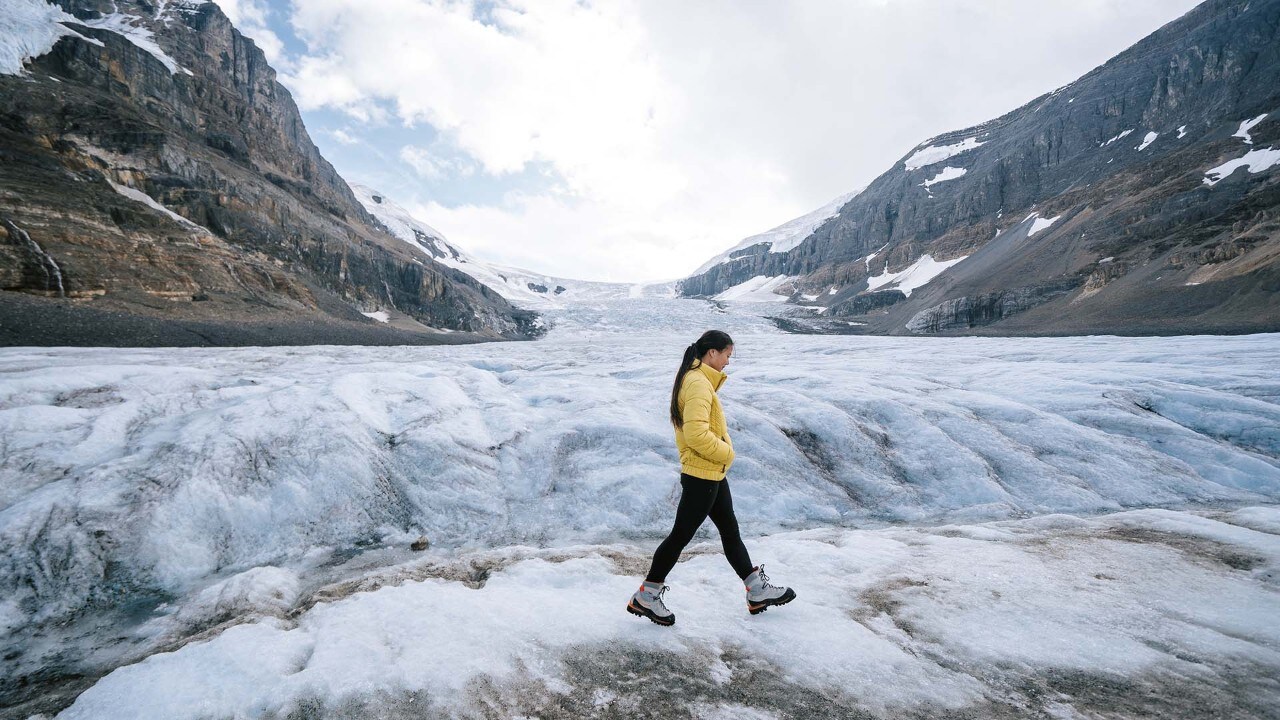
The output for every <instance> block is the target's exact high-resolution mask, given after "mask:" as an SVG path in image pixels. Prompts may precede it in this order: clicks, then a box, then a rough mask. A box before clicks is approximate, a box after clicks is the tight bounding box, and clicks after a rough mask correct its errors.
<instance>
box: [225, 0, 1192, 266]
mask: <svg viewBox="0 0 1280 720" xmlns="http://www.w3.org/2000/svg"><path fill="white" fill-rule="evenodd" d="M248 1H249V0H239V2H241V3H245V2H248ZM1194 4H1195V0H1133V1H1132V2H1126V3H1117V2H1114V0H1043V1H1042V2H1037V3H1024V2H1019V1H1018V0H985V1H984V2H979V1H978V0H975V2H971V3H962V4H961V3H936V2H926V0H896V1H894V2H888V1H886V0H852V1H850V2H832V3H820V2H809V3H794V4H788V5H786V6H785V7H784V6H782V5H779V4H772V3H767V4H762V3H742V2H739V1H738V0H706V1H705V2H698V3H687V2H675V0H645V1H644V2H641V1H640V0H612V1H610V2H604V1H603V0H581V1H578V0H536V1H535V0H497V1H496V2H485V3H480V2H469V1H467V0H379V1H378V2H376V3H370V2H367V1H366V0H306V2H297V3H295V4H294V5H293V14H292V16H291V21H292V23H293V28H294V31H295V33H296V34H297V35H298V36H299V37H300V38H301V39H302V40H304V41H305V42H306V43H307V45H308V52H307V54H306V55H305V56H303V57H301V58H297V60H296V63H295V65H294V68H293V71H292V72H290V73H289V74H288V75H287V76H286V77H285V81H286V83H287V84H288V85H289V86H290V88H291V89H292V90H293V91H294V93H295V95H296V96H297V98H298V100H299V103H300V104H301V105H302V106H303V107H304V109H319V108H337V109H340V110H343V111H345V112H347V113H348V114H349V115H351V116H352V117H355V118H357V119H360V120H362V121H365V122H368V123H373V124H378V123H384V122H389V121H391V120H397V121H399V122H400V123H401V124H403V125H406V126H420V125H423V124H429V125H430V126H432V127H433V128H435V130H436V131H437V133H438V135H439V137H440V138H441V140H438V141H437V142H438V143H441V144H440V145H438V146H437V145H431V146H429V148H430V150H431V151H432V152H423V153H421V156H420V155H419V153H418V151H417V150H414V151H408V150H406V151H403V152H401V159H402V160H405V161H406V162H410V164H411V165H413V166H414V167H415V169H416V170H417V171H418V172H419V174H420V175H421V176H422V177H424V178H435V179H437V180H438V179H439V178H440V177H441V175H443V177H445V178H446V179H447V178H449V177H460V176H461V173H463V172H464V168H466V167H468V166H469V164H468V163H457V165H456V166H451V165H450V164H449V163H445V162H443V161H442V160H441V158H449V159H450V160H451V161H452V160H456V159H457V158H459V157H464V158H465V157H470V158H472V159H474V166H475V167H478V169H479V170H481V171H483V172H484V173H487V174H489V175H490V176H493V177H495V178H501V177H504V176H507V175H509V174H514V173H519V172H520V171H521V170H523V169H524V168H526V167H527V166H528V165H529V164H530V163H538V164H545V165H546V166H547V167H549V168H551V170H552V173H551V176H552V178H553V180H549V181H548V183H547V185H546V189H545V192H543V193H542V194H531V193H526V194H523V195H512V196H508V197H507V199H506V200H504V201H503V202H501V203H497V204H493V205H489V206H472V205H462V206H459V207H453V208H445V207H441V206H439V205H426V206H425V207H424V210H426V211H427V212H429V213H430V214H427V215H425V216H424V217H423V219H424V220H425V221H427V222H430V223H432V224H433V225H435V226H437V227H439V228H440V229H441V230H442V231H444V232H445V233H446V234H448V235H449V236H450V238H451V239H453V240H455V241H457V242H458V243H459V244H461V245H463V246H464V247H469V248H470V249H472V250H473V251H474V252H476V253H477V254H480V255H482V256H489V257H493V258H494V259H495V260H499V261H503V262H514V260H511V259H510V257H512V256H521V257H527V258H528V259H529V262H530V263H534V264H529V263H524V264H526V265H527V266H529V267H531V269H536V270H541V271H544V272H547V273H552V274H560V275H568V276H575V277H583V278H589V279H595V278H600V279H605V278H610V277H612V278H616V279H632V280H639V279H657V278H670V277H673V276H679V275H682V274H685V273H687V272H690V271H692V270H693V269H694V268H696V267H697V266H698V265H700V264H701V263H702V262H703V261H704V260H706V259H707V258H709V257H711V256H713V255H715V254H716V253H718V252H720V251H721V250H723V249H724V248H726V247H729V246H731V245H733V244H734V243H735V242H736V241H737V240H738V239H740V238H742V237H745V236H747V235H750V234H753V233H756V232H760V231H762V230H764V229H767V228H770V227H773V226H776V225H778V224H780V223H782V222H785V221H786V220H789V219H790V218H792V217H795V216H798V215H801V214H804V213H805V212H808V211H810V210H812V209H813V208H815V207H818V206H820V205H822V204H823V203H824V202H826V201H827V200H828V199H829V198H831V197H834V196H836V195H839V194H841V193H844V192H848V191H849V190H850V189H852V188H854V187H858V186H860V185H863V184H865V183H866V182H868V181H870V180H871V179H873V178H874V177H875V176H877V175H879V174H880V173H881V172H882V171H884V170H886V169H888V168H889V167H890V165H891V164H892V163H893V162H894V161H895V160H897V159H899V158H901V157H902V156H903V155H905V154H906V153H907V152H908V151H909V150H910V149H911V148H912V147H913V146H915V145H916V144H917V143H919V142H920V141H922V140H924V139H926V138H927V137H930V136H932V135H935V134H938V133H941V132H945V131H948V130H952V129H958V128H960V127H963V126H965V125H970V124H974V123H977V122H980V121H983V120H986V119H989V118H991V117H994V116H997V115H999V114H1001V113H1003V112H1006V111H1008V110H1010V109H1012V108H1013V107H1015V106H1017V105H1019V104H1021V103H1023V102H1025V101H1027V100H1030V99H1031V98H1033V97H1035V96H1037V95H1039V94H1041V93H1043V92H1047V91H1049V90H1052V89H1054V88H1055V87H1058V86H1060V85H1063V84H1066V83H1067V82H1070V81H1071V80H1074V79H1075V78H1076V77H1078V76H1080V75H1082V74H1084V73H1085V72H1087V71H1088V70H1090V69H1092V68H1093V67H1094V66H1096V65H1097V64H1100V63H1101V62H1103V61H1105V60H1106V59H1107V58H1108V57H1110V56H1111V55H1113V54H1115V53H1116V52H1119V51H1120V50H1122V49H1123V48H1125V47H1127V46H1128V45H1130V44H1132V43H1133V42H1135V41H1136V40H1138V39H1140V38H1141V37H1142V36H1144V35H1146V34H1147V33H1149V32H1151V31H1152V30H1154V29H1155V28H1156V27H1158V26H1159V25H1160V24H1162V23H1164V22H1167V21H1169V20H1172V19H1174V18H1175V17H1177V16H1178V15H1179V14H1181V13H1182V12H1185V11H1186V10H1187V9H1189V8H1190V7H1192V6H1193V5H1194ZM1045 27H1052V28H1053V32H1052V33H1046V32H1041V31H1040V30H1039V29H1041V28H1045ZM1013 58H1016V61H1015V60H1013ZM369 137H370V139H371V141H372V136H369ZM406 153H407V154H408V156H409V157H406ZM424 158H425V160H424ZM420 166H421V167H420ZM454 173H457V174H456V175H455V174H454ZM517 246H518V247H517ZM566 248H575V249H574V250H573V251H567V250H566ZM643 253H651V254H653V257H648V256H644V257H642V254H643Z"/></svg>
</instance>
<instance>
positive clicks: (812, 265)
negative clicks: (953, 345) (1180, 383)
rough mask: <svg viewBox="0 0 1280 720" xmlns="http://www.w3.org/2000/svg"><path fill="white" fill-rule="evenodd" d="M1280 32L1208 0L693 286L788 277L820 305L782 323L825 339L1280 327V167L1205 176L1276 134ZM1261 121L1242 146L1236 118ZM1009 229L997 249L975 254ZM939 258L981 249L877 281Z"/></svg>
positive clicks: (711, 289) (688, 290)
mask: <svg viewBox="0 0 1280 720" xmlns="http://www.w3.org/2000/svg"><path fill="white" fill-rule="evenodd" d="M1278 28H1280V2H1276V1H1275V0H1262V1H1255V2H1252V3H1250V2H1245V1H1244V0H1209V2H1205V3H1203V4H1201V5H1200V6H1197V7H1196V8H1194V9H1193V10H1191V11H1190V12H1188V13H1187V14H1186V15H1184V16H1183V17H1182V18H1179V19H1178V20H1175V21H1173V22H1171V23H1168V24H1166V25H1165V26H1163V27H1162V28H1160V29H1159V30H1157V31H1155V32H1153V33H1151V34H1150V35H1148V36H1147V37H1146V38H1144V39H1143V40H1140V41H1139V42H1138V43H1135V44H1134V45H1133V46H1132V47H1130V48H1128V49H1126V50H1125V51H1123V52H1121V53H1120V54H1118V55H1117V56H1116V57H1114V58H1112V59H1111V60H1109V61H1107V62H1106V63H1104V64H1103V65H1100V66H1099V67H1097V68H1095V69H1094V70H1091V71H1090V72H1089V73H1086V74H1085V75H1083V76H1082V77H1081V78H1079V79H1077V80H1076V81H1074V82H1072V83H1069V84H1067V85H1065V86H1063V87H1061V88H1058V89H1056V90H1054V91H1052V92H1047V93H1045V94H1043V95H1041V96H1039V97H1037V98H1035V99H1033V100H1032V101H1030V102H1028V103H1026V104H1024V105H1023V106H1021V107H1019V108H1016V109H1014V110H1012V111H1010V112H1008V113H1005V114H1004V115H1001V116H999V117H997V118H993V119H992V120H989V121H986V122H983V123H979V124H977V125H974V126H972V127H969V128H962V129H958V130H953V131H949V132H947V133H942V134H940V135H938V136H936V137H934V138H930V139H929V140H926V141H924V142H922V143H920V144H918V145H916V146H915V147H914V148H912V149H911V150H910V151H908V153H907V154H906V155H904V156H903V157H902V158H901V159H900V160H898V161H897V162H895V163H894V165H893V166H891V168H890V169H889V170H887V171H886V172H885V173H883V174H881V175H880V176H879V177H877V178H876V179H875V180H874V181H873V182H872V183H871V184H870V185H869V186H868V187H867V188H866V189H865V190H863V191H862V192H861V193H859V194H858V195H857V196H856V197H854V198H853V199H852V200H851V201H850V202H849V203H847V204H846V205H844V206H843V207H842V208H841V209H840V212H839V213H837V214H836V215H835V216H834V217H832V218H831V219H829V220H828V221H827V222H825V223H823V224H822V225H821V226H819V227H817V228H815V229H814V231H813V232H812V233H811V234H810V235H809V236H808V237H806V238H804V240H803V241H802V242H800V244H798V245H797V246H796V247H795V248H793V249H791V250H790V251H788V252H786V253H781V254H770V253H767V252H766V251H765V250H764V249H762V248H760V247H757V248H756V249H755V251H754V252H748V251H745V250H744V251H741V252H739V253H737V255H736V256H735V263H734V264H733V265H731V266H730V265H728V264H724V263H722V264H720V265H717V266H715V267H712V268H710V269H709V270H708V271H706V272H704V273H701V274H695V275H693V276H691V277H689V278H685V279H684V280H682V281H681V284H680V290H681V293H682V294H683V295H685V296H693V297H699V296H701V297H708V296H714V295H717V294H719V293H723V292H725V291H726V290H728V289H729V288H732V287H734V286H737V285H740V284H743V283H746V282H750V281H752V280H753V279H758V278H759V277H761V276H764V277H770V278H777V277H779V276H786V277H787V278H788V280H789V282H788V283H780V284H781V285H787V286H790V287H792V288H793V292H792V293H791V295H790V300H791V301H792V302H793V303H795V302H799V303H800V304H803V305H809V306H811V307H813V308H815V314H814V317H813V318H812V321H811V322H809V321H799V322H797V323H796V324H795V326H794V327H790V328H789V329H796V330H802V331H813V332H867V333H877V334H913V333H928V334H934V333H942V334H1075V333H1097V332H1117V333H1136V334H1147V333H1159V334H1177V333H1182V332H1259V331H1268V330H1275V329H1277V328H1280V311H1278V310H1276V306H1277V305H1278V303H1276V302H1275V298H1276V297H1277V295H1276V292H1277V291H1278V290H1280V213H1278V212H1277V207H1280V189H1278V188H1277V178H1276V175H1275V174H1274V173H1268V172H1267V171H1266V168H1264V167H1263V165H1265V162H1264V160H1265V159H1264V158H1261V157H1257V156H1255V157H1257V162H1255V163H1254V164H1252V165H1250V166H1249V171H1250V172H1248V173H1240V172H1238V169H1239V168H1238V167H1234V169H1235V170H1237V172H1235V173H1234V174H1231V175H1229V176H1227V177H1226V178H1225V179H1223V180H1222V181H1221V182H1218V183H1213V184H1207V180H1206V178H1207V177H1208V175H1207V173H1209V172H1212V171H1213V170H1215V169H1217V167H1222V166H1224V165H1231V164H1232V163H1236V165H1237V166H1238V165H1239V164H1241V163H1242V162H1244V160H1243V159H1242V158H1241V153H1243V152H1245V151H1250V150H1252V149H1254V148H1262V147H1265V146H1268V145H1273V144H1275V143H1276V141H1277V140H1280V122H1276V119H1277V117H1280V114H1278V111H1280V93H1278V92H1277V87H1280V52H1277V47H1280V38H1278V35H1280V30H1278ZM1259 115H1264V116H1265V117H1264V118H1263V120H1262V121H1261V122H1260V124H1257V125H1255V126H1254V127H1253V128H1252V130H1251V131H1250V132H1252V133H1253V138H1252V143H1253V144H1252V145H1250V144H1246V143H1245V142H1244V139H1243V138H1242V137H1240V136H1239V135H1238V131H1239V130H1240V127H1241V121H1243V120H1248V119H1251V118H1257V117H1258V116H1259ZM960 144H967V146H966V147H955V146H958V145H960ZM947 146H953V147H951V148H948V147H947ZM922 154H924V155H926V156H927V157H923V158H921V157H920V156H921V155H922ZM913 161H914V162H913ZM1024 216H1025V219H1023V220H1019V219H1018V218H1024ZM1050 218H1058V221H1057V223H1056V224H1054V225H1052V226H1050V227H1048V228H1047V229H1044V230H1042V231H1040V232H1037V233H1036V234H1035V235H1034V236H1033V235H1032V234H1031V230H1032V229H1033V226H1034V225H1035V223H1036V220H1037V219H1038V220H1040V221H1047V220H1048V219H1050ZM998 236H999V237H1001V238H1002V239H1003V245H1001V246H997V247H1004V249H1005V250H1006V252H1005V253H1004V254H1003V255H1001V256H999V257H997V253H996V252H995V251H994V249H993V250H991V251H988V252H987V253H985V254H983V255H978V254H977V253H978V251H979V250H981V249H982V248H984V247H986V246H988V245H991V244H992V243H993V242H994V241H995V240H996V238H997V237H998ZM873 255H874V256H875V258H876V260H877V263H880V262H887V267H885V266H877V267H875V268H873V267H871V265H870V263H869V260H870V259H871V257H872V256H873ZM926 256H929V257H931V258H932V259H933V260H943V261H945V260H952V259H956V258H961V257H967V258H969V259H967V260H964V261H963V262H961V263H959V264H957V265H956V266H955V267H954V268H953V269H950V270H947V271H946V272H943V273H941V274H939V275H937V276H936V279H934V280H931V281H930V282H928V283H926V284H924V285H923V286H922V287H920V288H919V289H918V291H917V292H915V293H912V294H911V295H910V297H908V296H907V295H906V294H905V293H898V292H896V291H894V290H893V289H892V287H891V286H889V287H885V288H872V287H871V285H870V283H868V280H869V278H871V277H872V275H874V274H876V273H877V272H881V271H882V268H883V272H885V273H889V272H900V271H902V270H905V269H906V268H908V267H910V266H912V265H913V264H914V263H917V262H920V260H921V259H922V258H924V257H926ZM975 258H976V259H977V260H981V261H982V262H983V263H985V264H984V265H983V266H982V267H975V265H978V263H976V262H975ZM1104 258H1110V260H1109V262H1108V263H1103V262H1101V261H1102V260H1103V259H1104ZM1108 264H1109V266H1108V267H1104V265H1108ZM1148 270H1154V272H1150V273H1148V272H1147V271H1148ZM1144 286H1145V287H1144ZM809 297H813V298H815V299H814V300H809V299H807V298H809ZM1037 308H1041V309H1039V310H1037ZM837 317H838V318H840V320H836V319H835V318H837ZM849 318H852V319H853V321H855V322H857V323H859V324H856V325H849V324H848V322H849V320H848V319H849Z"/></svg>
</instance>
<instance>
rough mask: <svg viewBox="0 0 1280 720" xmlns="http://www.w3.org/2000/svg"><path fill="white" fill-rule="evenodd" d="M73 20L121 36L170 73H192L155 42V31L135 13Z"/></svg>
mask: <svg viewBox="0 0 1280 720" xmlns="http://www.w3.org/2000/svg"><path fill="white" fill-rule="evenodd" d="M75 22H78V23H80V24H81V25H85V26H88V27H91V28H97V29H99V30H107V31H109V32H113V33H115V34H117V35H119V36H121V37H123V38H124V39H126V40H128V41H129V42H131V43H133V44H134V45H135V46H137V47H138V48H141V49H142V50H144V51H146V52H147V53H148V54H150V55H151V56H152V57H154V58H155V59H157V60H159V61H160V62H161V63H163V64H164V66H165V67H166V68H168V69H169V72H170V73H171V74H172V73H179V72H181V73H184V74H186V75H191V74H192V73H191V71H190V70H188V69H186V68H184V67H182V66H181V65H179V64H178V61H177V60H174V59H173V58H172V57H170V55H169V53H167V52H165V51H164V50H163V49H162V48H161V47H160V45H159V43H157V42H156V38H155V33H153V32H151V29H150V28H148V27H147V26H146V25H145V24H144V23H145V21H144V20H143V19H142V18H140V17H138V16H137V15H129V14H126V13H111V14H110V15H103V16H102V17H100V18H94V19H92V20H75Z"/></svg>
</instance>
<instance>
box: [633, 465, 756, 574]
mask: <svg viewBox="0 0 1280 720" xmlns="http://www.w3.org/2000/svg"><path fill="white" fill-rule="evenodd" d="M680 487H681V488H682V492H681V493H680V505H679V506H678V507H677V508H676V524H675V526H674V527H672V528H671V534H670V535H668V536H667V539H666V540H663V541H662V544H661V545H659V546H658V550H657V551H656V552H654V553H653V564H652V565H651V566H650V567H649V574H648V575H647V576H646V577H645V580H647V581H648V582H651V583H660V582H663V581H664V580H666V579H667V573H669V572H671V568H673V567H675V566H676V561H677V560H679V559H680V551H681V550H684V546H685V545H688V544H689V541H690V540H692V539H693V534H694V533H696V532H697V531H698V528H699V527H700V526H701V525H702V521H703V520H706V519H707V516H708V515H710V516H711V521H712V522H714V523H715V524H716V529H717V530H719V531H720V543H721V544H722V545H724V554H725V557H727V558H729V564H730V565H732V566H733V569H734V571H736V572H737V573H738V577H740V578H742V579H743V580H745V579H746V578H747V576H748V575H750V574H751V571H752V565H751V557H750V556H749V555H747V546H746V545H743V544H742V536H741V535H739V534H738V518H736V517H734V515H733V495H731V494H730V493H729V478H725V479H724V480H704V479H702V478H700V477H694V476H692V475H688V474H686V473H680Z"/></svg>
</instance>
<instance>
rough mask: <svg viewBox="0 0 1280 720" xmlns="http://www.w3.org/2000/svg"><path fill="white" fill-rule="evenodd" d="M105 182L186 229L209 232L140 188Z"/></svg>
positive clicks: (203, 232)
mask: <svg viewBox="0 0 1280 720" xmlns="http://www.w3.org/2000/svg"><path fill="white" fill-rule="evenodd" d="M107 184H108V185H110V186H111V187H112V189H114V190H115V191H116V192H118V193H120V194H121V195H123V196H125V197H127V198H129V199H130V200H133V201H135V202H140V203H142V204H143V205H146V206H147V207H149V208H151V209H152V210H156V211H159V212H161V213H163V214H164V215H165V216H167V217H168V218H169V219H171V220H173V221H174V222H176V223H178V224H179V225H181V226H183V227H185V228H186V229H188V230H194V231H196V232H198V233H201V234H204V235H209V234H211V233H210V232H209V230H208V228H206V227H204V226H203V225H197V224H196V223H193V222H191V221H190V220H188V219H186V218H184V217H182V216H181V215H179V214H178V213H176V212H174V211H172V210H170V209H169V208H167V207H165V206H164V205H161V204H160V203H159V202H158V201H156V199H155V198H153V197H151V196H150V195H148V194H146V193H144V192H142V191H141V190H137V189H134V188H131V187H128V186H126V185H117V184H115V183H113V182H111V181H110V180H108V181H107Z"/></svg>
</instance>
